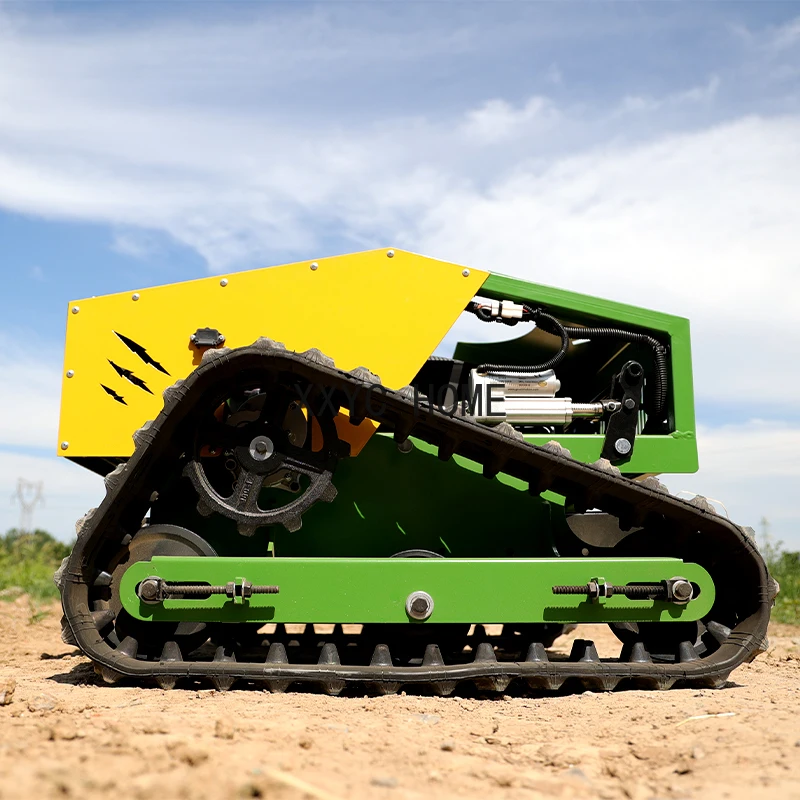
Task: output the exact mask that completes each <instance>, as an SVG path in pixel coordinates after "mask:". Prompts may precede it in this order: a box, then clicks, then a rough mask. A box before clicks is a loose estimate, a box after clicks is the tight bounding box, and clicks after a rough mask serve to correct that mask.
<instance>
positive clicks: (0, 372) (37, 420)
mask: <svg viewBox="0 0 800 800" xmlns="http://www.w3.org/2000/svg"><path fill="white" fill-rule="evenodd" d="M0 338H3V340H4V341H5V342H6V344H5V346H4V347H3V348H2V349H0V446H3V445H13V446H22V447H46V448H48V449H52V450H53V451H55V448H56V437H57V436H58V407H59V397H60V395H61V369H60V367H59V366H58V365H57V362H56V359H60V356H61V354H60V353H56V354H55V358H54V359H52V360H50V359H44V358H43V357H42V350H44V348H43V347H41V346H40V347H37V346H36V345H32V343H30V342H28V343H23V342H21V341H20V340H18V339H15V338H14V337H11V336H10V335H8V334H3V333H2V332H0Z"/></svg>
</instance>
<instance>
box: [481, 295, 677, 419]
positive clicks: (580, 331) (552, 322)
mask: <svg viewBox="0 0 800 800" xmlns="http://www.w3.org/2000/svg"><path fill="white" fill-rule="evenodd" d="M522 307H523V309H524V311H523V317H522V320H523V321H524V322H535V323H536V325H537V327H538V328H541V329H542V330H543V331H545V332H546V333H550V334H552V335H553V336H558V337H559V338H560V339H561V348H560V349H559V351H558V352H557V353H556V354H555V355H554V356H552V357H551V358H549V359H547V361H544V362H542V363H541V364H519V365H517V364H514V365H511V364H481V365H480V366H479V367H478V371H479V372H503V371H513V372H522V373H529V372H543V371H544V370H547V369H552V368H553V367H554V366H556V364H558V363H559V362H560V361H561V360H562V359H563V358H564V356H565V355H566V354H567V349H568V348H569V341H570V339H622V340H623V341H627V342H639V343H643V344H647V345H649V346H650V347H652V348H653V354H654V361H655V387H654V391H653V412H654V414H656V415H657V416H660V415H661V414H663V413H664V410H665V409H666V407H667V389H668V382H669V370H668V368H667V348H666V347H665V346H664V345H663V344H661V342H659V341H658V339H654V338H653V337H652V336H648V335H647V334H646V333H635V332H633V331H626V330H623V329H622V328H607V327H597V328H582V327H579V326H575V325H562V324H561V323H560V322H559V321H558V320H557V319H556V318H555V317H553V316H552V315H550V314H548V313H547V312H546V311H544V309H541V308H532V307H531V306H529V305H525V304H524V303H523V305H522ZM466 310H467V311H469V312H471V313H472V314H475V316H476V317H478V319H480V320H481V321H483V322H492V321H495V320H496V321H497V322H501V323H504V324H506V325H515V324H516V323H517V322H518V321H519V320H505V319H502V318H500V317H494V318H493V317H491V316H488V315H487V312H486V310H485V309H483V308H481V306H480V305H479V304H478V303H475V302H474V301H473V302H470V303H469V304H468V305H467V308H466Z"/></svg>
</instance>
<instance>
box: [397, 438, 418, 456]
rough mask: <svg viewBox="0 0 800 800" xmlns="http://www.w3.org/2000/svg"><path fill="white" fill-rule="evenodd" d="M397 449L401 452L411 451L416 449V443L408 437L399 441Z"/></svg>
mask: <svg viewBox="0 0 800 800" xmlns="http://www.w3.org/2000/svg"><path fill="white" fill-rule="evenodd" d="M397 449H398V451H399V452H401V453H410V452H411V451H412V450H413V449H414V443H413V442H412V441H411V439H406V440H405V441H404V442H399V443H398V445H397Z"/></svg>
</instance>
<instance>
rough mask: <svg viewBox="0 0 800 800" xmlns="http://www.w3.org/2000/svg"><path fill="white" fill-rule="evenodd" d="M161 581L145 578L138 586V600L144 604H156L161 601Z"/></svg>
mask: <svg viewBox="0 0 800 800" xmlns="http://www.w3.org/2000/svg"><path fill="white" fill-rule="evenodd" d="M161 586H162V584H161V579H160V578H147V579H146V580H143V581H142V582H141V583H140V584H139V592H138V594H139V598H140V599H141V600H144V602H145V603H157V602H159V601H160V600H161Z"/></svg>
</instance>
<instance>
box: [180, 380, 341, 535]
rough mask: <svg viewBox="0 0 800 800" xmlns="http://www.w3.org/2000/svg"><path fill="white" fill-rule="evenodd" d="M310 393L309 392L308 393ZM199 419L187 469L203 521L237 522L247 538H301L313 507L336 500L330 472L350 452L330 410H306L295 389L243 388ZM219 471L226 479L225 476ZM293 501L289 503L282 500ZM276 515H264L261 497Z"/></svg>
mask: <svg viewBox="0 0 800 800" xmlns="http://www.w3.org/2000/svg"><path fill="white" fill-rule="evenodd" d="M306 388H308V387H306ZM236 394H237V395H238V397H239V399H238V400H236V401H232V399H231V398H230V397H229V398H225V399H224V400H225V402H224V403H218V404H216V405H215V406H214V407H213V408H208V409H206V410H205V412H204V413H203V414H201V416H200V418H199V419H198V428H197V434H196V439H195V446H194V453H193V457H192V458H191V460H190V461H189V462H188V463H187V464H186V466H185V467H184V471H183V474H184V475H185V476H186V477H188V478H189V480H190V481H191V483H192V486H193V487H194V489H195V491H196V492H197V495H198V503H197V509H198V511H199V512H200V513H201V514H203V515H204V516H210V515H211V514H214V513H217V514H221V515H222V516H225V517H227V518H229V519H232V520H233V521H235V522H236V526H237V529H238V531H239V533H240V534H242V535H243V536H252V535H253V534H254V533H255V532H256V530H257V529H258V528H260V527H264V526H270V525H283V526H284V527H285V528H286V529H287V530H289V531H296V530H299V529H300V527H301V526H302V515H303V513H304V512H305V511H307V510H308V509H309V508H311V506H312V505H314V504H315V503H316V502H319V501H321V502H332V501H333V500H334V499H335V498H336V494H337V493H336V488H335V487H334V486H333V483H332V478H333V471H334V469H335V467H336V463H337V460H338V458H339V457H341V456H343V455H347V453H348V452H349V448H348V446H347V444H346V443H344V442H342V441H341V440H340V439H339V437H338V433H337V430H336V424H335V422H334V412H333V411H332V410H331V409H323V410H321V411H318V412H314V411H312V408H311V405H312V404H309V405H303V403H302V402H301V399H300V397H299V395H301V394H302V392H300V391H298V387H288V386H285V385H282V384H280V383H278V382H277V381H271V382H267V383H266V384H265V385H262V386H257V387H249V388H245V387H239V388H238V389H237V392H236ZM220 459H222V463H223V464H224V465H225V468H226V469H227V471H228V473H229V474H228V475H225V474H224V472H223V470H222V469H221V468H220V466H219V463H215V462H219V461H220ZM279 491H280V492H282V493H284V494H285V493H286V492H290V493H291V494H292V495H294V496H293V497H292V498H291V499H288V502H283V500H284V499H285V498H286V497H289V495H285V497H283V496H282V497H281V498H280V501H279V502H276V501H275V500H274V496H275V494H276V493H277V492H279ZM265 492H266V493H268V494H269V493H270V492H271V493H272V505H273V507H264V505H263V504H262V503H263V499H262V498H263V495H264V493H265Z"/></svg>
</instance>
